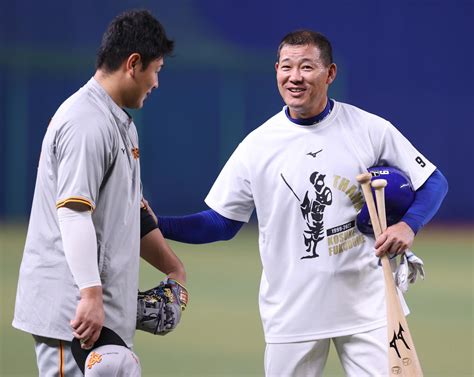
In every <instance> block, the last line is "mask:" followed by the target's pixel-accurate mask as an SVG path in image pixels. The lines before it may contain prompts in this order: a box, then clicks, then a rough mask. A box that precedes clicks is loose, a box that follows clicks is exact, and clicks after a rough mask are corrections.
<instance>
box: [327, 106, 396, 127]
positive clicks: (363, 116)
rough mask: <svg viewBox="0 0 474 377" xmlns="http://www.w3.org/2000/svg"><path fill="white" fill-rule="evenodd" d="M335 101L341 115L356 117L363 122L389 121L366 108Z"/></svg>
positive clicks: (382, 122) (385, 122) (377, 122)
mask: <svg viewBox="0 0 474 377" xmlns="http://www.w3.org/2000/svg"><path fill="white" fill-rule="evenodd" d="M335 102H336V106H338V110H339V113H340V115H341V116H344V117H348V118H353V119H357V120H360V121H364V122H370V123H373V124H387V123H389V122H388V121H387V120H386V119H384V118H382V117H381V116H379V115H376V114H374V113H371V112H368V111H367V110H364V109H361V108H360V107H357V106H354V105H350V104H348V103H344V102H337V101H335Z"/></svg>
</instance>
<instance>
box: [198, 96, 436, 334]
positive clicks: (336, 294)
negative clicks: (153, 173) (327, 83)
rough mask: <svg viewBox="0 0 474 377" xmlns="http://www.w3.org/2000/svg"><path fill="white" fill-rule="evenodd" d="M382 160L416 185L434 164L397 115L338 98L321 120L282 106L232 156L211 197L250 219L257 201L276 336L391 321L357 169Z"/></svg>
mask: <svg viewBox="0 0 474 377" xmlns="http://www.w3.org/2000/svg"><path fill="white" fill-rule="evenodd" d="M382 164H386V165H390V166H394V167H398V168H399V169H401V170H403V171H404V172H405V173H406V174H407V175H408V176H409V177H410V179H411V181H412V183H413V186H414V188H415V189H418V188H419V187H420V186H421V185H422V184H423V183H424V182H425V180H426V179H427V178H428V177H429V176H430V175H431V173H432V172H433V171H434V170H435V166H434V165H433V164H431V163H430V162H429V161H428V160H427V159H426V158H425V157H424V156H423V155H421V154H420V153H419V152H418V151H417V150H416V149H415V148H414V147H413V146H412V145H411V144H410V142H409V141H408V140H407V139H406V138H405V137H404V136H403V135H402V134H401V133H400V132H399V131H398V130H396V129H395V127H393V126H392V125H391V124H390V123H389V122H387V121H386V120H384V119H382V118H380V117H378V116H376V115H373V114H370V113H368V112H365V111H363V110H361V109H358V108H356V107H354V106H351V105H347V104H343V103H339V102H335V104H334V108H333V110H332V112H331V113H330V114H329V115H328V116H327V117H326V118H325V119H324V120H322V121H321V122H320V123H318V124H316V125H312V126H301V125H297V124H295V123H293V122H291V121H290V120H288V118H287V117H286V115H285V112H284V110H283V111H281V112H280V113H278V114H276V115H275V116H274V117H272V118H271V119H269V120H268V121H267V122H265V123H264V124H263V125H262V126H260V127H259V128H257V129H256V130H254V131H253V132H251V133H250V134H249V135H248V136H247V137H246V138H245V139H244V140H243V141H242V143H241V144H240V145H239V146H238V147H237V149H236V150H235V151H234V153H233V154H232V156H231V157H230V159H229V160H228V161H227V163H226V165H225V166H224V168H223V169H222V171H221V173H220V175H219V177H218V178H217V180H216V182H215V183H214V185H213V187H212V189H211V190H210V192H209V194H208V196H207V197H206V200H205V201H206V203H207V204H208V205H209V207H211V208H212V209H214V210H215V211H217V212H218V213H220V214H221V215H222V216H225V217H227V218H229V219H233V220H238V221H245V222H247V221H248V220H249V218H250V216H251V214H252V212H253V210H254V209H256V212H257V217H258V225H259V248H260V256H261V261H262V265H263V271H262V278H261V284H260V295H259V303H260V314H261V317H262V322H263V327H264V332H265V339H266V342H267V343H287V342H297V341H305V340H314V339H323V338H331V337H336V336H344V335H349V334H354V333H359V332H363V331H368V330H371V329H375V328H377V327H380V326H383V325H384V324H385V323H386V319H385V317H386V313H385V310H386V309H385V298H384V282H383V273H382V269H381V267H379V265H378V258H377V257H376V256H375V252H374V247H373V245H374V239H373V238H371V237H367V236H364V235H362V234H361V233H359V232H358V230H357V228H356V226H355V218H356V215H357V213H358V211H359V210H360V208H361V207H362V205H363V204H364V201H363V195H362V191H361V189H360V186H359V184H358V183H357V181H356V176H357V175H358V174H361V173H363V172H366V169H367V168H369V167H371V166H377V165H382Z"/></svg>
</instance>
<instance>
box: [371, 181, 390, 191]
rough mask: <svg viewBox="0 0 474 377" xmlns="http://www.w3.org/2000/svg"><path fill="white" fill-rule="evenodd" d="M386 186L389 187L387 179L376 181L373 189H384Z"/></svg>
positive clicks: (373, 183)
mask: <svg viewBox="0 0 474 377" xmlns="http://www.w3.org/2000/svg"><path fill="white" fill-rule="evenodd" d="M385 186H387V180H385V179H376V180H374V181H373V182H372V187H373V188H374V189H380V188H384V187H385Z"/></svg>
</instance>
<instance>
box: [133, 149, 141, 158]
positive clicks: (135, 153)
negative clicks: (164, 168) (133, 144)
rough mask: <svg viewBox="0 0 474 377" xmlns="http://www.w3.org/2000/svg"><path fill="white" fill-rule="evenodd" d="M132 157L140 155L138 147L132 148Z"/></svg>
mask: <svg viewBox="0 0 474 377" xmlns="http://www.w3.org/2000/svg"><path fill="white" fill-rule="evenodd" d="M132 155H133V158H134V159H135V160H136V159H138V158H139V157H140V150H139V149H138V148H132Z"/></svg>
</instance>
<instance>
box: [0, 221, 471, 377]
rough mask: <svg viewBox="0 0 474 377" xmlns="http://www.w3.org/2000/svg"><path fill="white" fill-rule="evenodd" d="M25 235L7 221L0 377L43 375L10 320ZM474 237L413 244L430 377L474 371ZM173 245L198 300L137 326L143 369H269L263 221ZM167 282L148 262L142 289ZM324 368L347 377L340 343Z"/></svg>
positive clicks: (417, 328) (410, 297) (417, 335)
mask: <svg viewBox="0 0 474 377" xmlns="http://www.w3.org/2000/svg"><path fill="white" fill-rule="evenodd" d="M25 234H26V227H25V225H18V224H16V225H12V224H2V225H1V231H0V241H1V242H0V245H1V252H0V266H1V270H0V271H1V291H0V300H1V301H0V305H1V317H0V376H1V377H9V376H35V375H37V371H36V366H35V360H34V348H33V341H32V338H31V336H30V335H28V334H25V333H22V332H21V331H17V330H15V329H13V328H12V327H11V321H12V316H13V306H14V297H15V291H16V282H17V276H18V268H19V265H20V261H21V255H22V249H23V244H24V239H25ZM473 234H474V229H473V228H472V227H464V228H463V229H461V230H460V229H459V228H454V227H450V228H440V227H431V228H430V227H428V228H427V229H424V230H423V231H422V232H421V233H420V234H419V236H418V237H417V239H416V242H415V247H414V251H415V252H416V254H417V255H418V256H420V257H421V258H422V259H423V260H424V262H425V267H426V274H427V277H426V280H424V281H421V282H419V283H417V284H416V285H415V286H412V287H411V289H410V291H409V292H408V293H407V295H406V299H407V301H408V304H409V305H410V308H411V310H412V314H411V315H410V316H409V317H408V323H409V325H410V330H411V331H412V335H413V338H414V340H415V344H416V347H417V351H418V355H419V357H420V359H421V363H422V366H423V369H424V371H425V376H447V377H461V376H463V377H464V376H473V375H474V367H473V359H474V354H473V339H474V333H473V322H474V318H473V306H474V297H473V296H474V295H473V292H474V289H473V270H474V263H473V251H474V238H473ZM171 245H172V247H173V249H174V250H175V252H176V253H177V254H178V255H179V257H180V258H181V259H182V260H183V262H184V263H185V265H186V268H187V272H188V289H189V292H190V302H189V306H188V309H187V310H186V312H185V313H184V315H183V319H182V322H181V324H180V325H179V327H178V329H177V330H176V331H175V332H173V333H171V334H169V335H167V336H164V337H159V336H153V335H150V334H146V333H137V336H136V337H135V351H136V352H137V354H138V355H139V357H140V359H141V363H142V369H143V376H177V377H178V376H196V377H197V376H202V377H204V376H223V377H231V376H232V377H237V376H263V352H264V347H265V345H264V341H263V334H262V328H261V324H260V319H259V314H258V305H257V301H258V296H257V295H258V284H259V279H260V270H261V265H260V259H259V255H258V250H257V232H256V229H255V227H253V226H251V225H248V226H246V227H244V228H243V230H242V231H241V232H240V233H239V234H238V235H237V237H236V238H235V239H234V240H232V241H230V242H219V243H214V244H209V245H200V246H193V245H184V244H180V243H173V242H171ZM161 279H162V275H161V274H160V273H158V272H157V271H156V270H154V269H153V268H150V267H149V266H148V265H146V263H143V264H142V267H141V277H140V287H141V288H142V289H145V288H149V287H151V286H153V285H155V284H157V283H158V282H159V281H160V280H161ZM295 299H297V298H295ZM31 304H32V305H34V303H31ZM324 375H325V376H343V375H344V374H343V372H342V370H341V368H340V366H339V364H338V360H337V357H336V356H335V352H334V349H332V350H331V352H330V358H329V361H328V364H327V367H326V372H325V374H324Z"/></svg>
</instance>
